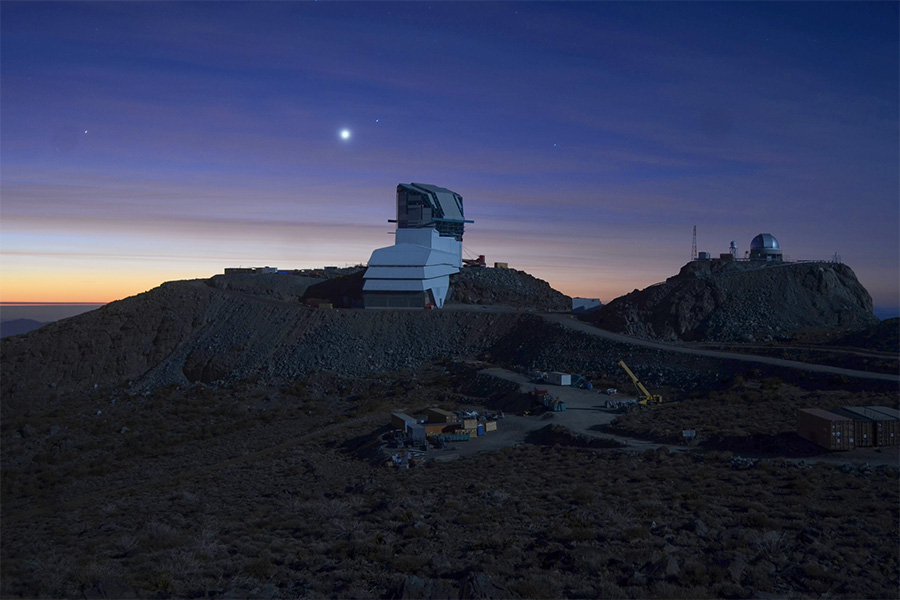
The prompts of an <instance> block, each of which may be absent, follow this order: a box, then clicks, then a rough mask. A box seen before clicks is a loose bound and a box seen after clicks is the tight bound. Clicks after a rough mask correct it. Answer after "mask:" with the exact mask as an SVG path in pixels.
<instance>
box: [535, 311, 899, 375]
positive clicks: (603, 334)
mask: <svg viewBox="0 0 900 600" xmlns="http://www.w3.org/2000/svg"><path fill="white" fill-rule="evenodd" d="M541 316H542V317H543V318H544V319H546V320H548V321H550V322H551V323H559V324H560V325H562V326H563V327H566V328H568V329H572V330H574V331H579V332H581V333H586V334H588V335H593V336H596V337H599V338H603V339H607V340H610V341H613V342H619V343H622V344H631V345H633V346H644V347H646V348H655V349H657V350H665V351H666V352H680V353H682V354H692V355H694V356H704V357H709V358H718V359H726V360H737V361H742V362H749V363H760V364H766V365H773V366H777V367H785V368H788V369H800V370H803V371H813V372H817V373H830V374H833V375H844V376H846V377H857V378H860V379H877V380H881V381H892V382H895V383H900V375H895V374H889V373H869V372H866V371H854V370H852V369H842V368H841V367H830V366H828V365H815V364H811V363H804V362H798V361H795V360H785V359H783V358H771V357H768V356H756V355H752V354H738V353H736V352H722V351H718V350H702V349H700V348H686V347H684V346H679V345H675V344H666V343H663V342H653V341H650V340H642V339H639V338H633V337H629V336H627V335H621V334H618V333H612V332H611V331H604V330H602V329H597V328H596V327H594V326H592V325H588V324H587V323H584V322H582V321H579V320H577V319H575V318H574V317H571V316H570V315H565V314H554V313H545V314H542V315H541Z"/></svg>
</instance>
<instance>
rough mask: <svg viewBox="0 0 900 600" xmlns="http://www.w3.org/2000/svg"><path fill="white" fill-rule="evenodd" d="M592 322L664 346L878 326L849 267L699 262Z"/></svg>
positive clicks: (605, 309)
mask: <svg viewBox="0 0 900 600" xmlns="http://www.w3.org/2000/svg"><path fill="white" fill-rule="evenodd" d="M590 320H591V321H592V322H593V323H594V324H596V325H597V326H599V327H601V328H603V329H607V330H610V331H616V332H620V333H625V334H628V335H634V336H641V337H647V338H655V339H661V340H673V341H674V340H684V341H701V340H716V341H725V340H740V341H753V340H766V339H772V338H773V337H790V336H791V335H792V334H794V333H795V332H798V331H802V330H805V329H810V328H831V329H843V330H846V331H855V330H860V329H864V328H866V327H870V326H872V325H874V324H877V323H878V319H877V318H876V317H875V315H874V313H873V311H872V298H871V296H869V293H868V292H867V291H866V289H865V288H864V287H863V286H862V285H861V284H860V283H859V281H858V280H857V279H856V275H855V274H854V273H853V271H852V270H851V269H850V267H848V266H847V265H843V264H834V263H785V264H777V265H757V264H754V263H744V262H739V263H724V262H719V261H695V262H690V263H688V264H686V265H685V266H684V267H682V269H681V272H680V273H678V275H676V276H674V277H670V278H669V279H667V280H666V282H665V283H661V284H657V285H654V286H650V287H648V288H645V289H643V290H635V291H633V292H631V293H630V294H627V295H625V296H622V297H621V298H617V299H616V300H613V301H612V302H610V303H609V304H608V305H606V306H604V307H603V308H602V309H601V310H600V311H598V312H597V313H596V314H595V315H592V317H591V318H590Z"/></svg>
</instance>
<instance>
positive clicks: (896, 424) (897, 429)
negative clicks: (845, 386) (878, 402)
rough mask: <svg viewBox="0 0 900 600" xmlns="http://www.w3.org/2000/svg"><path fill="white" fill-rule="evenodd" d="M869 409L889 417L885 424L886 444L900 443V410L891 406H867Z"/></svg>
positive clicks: (896, 444) (895, 444)
mask: <svg viewBox="0 0 900 600" xmlns="http://www.w3.org/2000/svg"><path fill="white" fill-rule="evenodd" d="M866 408H867V409H869V410H873V411H877V412H879V413H881V414H883V415H884V416H885V417H887V419H886V420H884V421H882V423H883V424H884V445H885V446H898V445H900V411H898V410H897V409H896V408H890V407H889V406H867V407H866Z"/></svg>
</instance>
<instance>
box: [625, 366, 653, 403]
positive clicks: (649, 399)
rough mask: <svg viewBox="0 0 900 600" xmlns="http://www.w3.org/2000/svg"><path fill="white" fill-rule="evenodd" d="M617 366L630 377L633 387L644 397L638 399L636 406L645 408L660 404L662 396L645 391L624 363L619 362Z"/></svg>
mask: <svg viewBox="0 0 900 600" xmlns="http://www.w3.org/2000/svg"><path fill="white" fill-rule="evenodd" d="M619 366H620V367H622V369H623V370H624V371H625V372H626V373H628V376H629V377H631V381H632V382H633V383H634V387H636V388H637V389H638V392H640V393H641V394H642V395H643V396H644V397H643V398H639V399H638V404H641V405H643V406H646V405H647V404H662V401H663V399H662V396H660V395H659V394H651V393H650V392H648V391H647V388H645V387H644V384H643V383H641V382H640V380H639V379H638V378H637V375H635V374H634V373H632V372H631V369H629V368H628V365H626V364H625V361H622V360H620V361H619Z"/></svg>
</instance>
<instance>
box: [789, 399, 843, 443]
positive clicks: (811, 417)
mask: <svg viewBox="0 0 900 600" xmlns="http://www.w3.org/2000/svg"><path fill="white" fill-rule="evenodd" d="M797 434H798V435H799V436H800V437H802V438H804V439H807V440H809V441H811V442H813V443H814V444H818V445H819V446H822V447H823V448H827V449H829V450H852V449H853V448H854V447H855V443H854V438H853V421H852V420H850V419H849V418H848V417H843V416H840V415H836V414H834V413H830V412H828V411H827V410H822V409H819V408H801V409H798V410H797Z"/></svg>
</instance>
